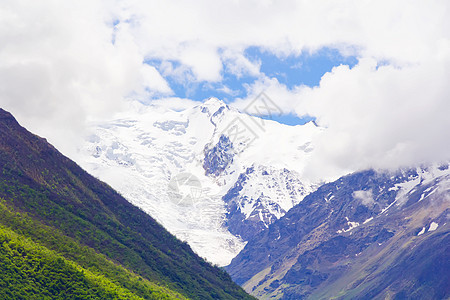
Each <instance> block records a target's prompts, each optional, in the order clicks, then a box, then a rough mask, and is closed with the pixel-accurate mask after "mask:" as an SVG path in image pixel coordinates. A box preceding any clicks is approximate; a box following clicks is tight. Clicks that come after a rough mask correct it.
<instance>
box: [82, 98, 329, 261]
mask: <svg viewBox="0 0 450 300" xmlns="http://www.w3.org/2000/svg"><path fill="white" fill-rule="evenodd" d="M321 130H322V129H321V128H319V127H317V126H316V125H314V124H313V123H308V124H305V125H303V126H286V125H282V124H279V123H277V122H274V121H270V120H262V119H259V118H255V117H251V116H249V115H246V114H243V113H240V112H239V111H237V110H235V109H233V108H231V107H229V106H227V105H226V104H225V103H223V102H222V101H220V100H218V99H215V98H211V99H209V100H207V101H206V102H205V103H203V104H199V105H198V106H195V107H192V108H190V109H186V110H184V111H173V110H170V109H167V108H164V107H162V106H142V107H137V108H136V109H135V110H134V111H133V112H129V113H128V114H127V115H122V116H120V118H118V119H115V120H111V121H109V122H103V123H101V124H93V125H92V132H93V134H92V135H90V136H89V137H88V138H87V139H86V142H85V144H84V145H83V146H82V147H81V150H80V157H79V158H78V161H77V162H78V163H79V164H81V165H82V166H83V167H84V168H86V169H87V170H88V171H90V172H91V173H92V174H94V175H95V176H97V177H99V178H100V179H102V180H104V181H106V182H107V183H109V184H110V185H111V186H112V187H114V188H115V189H116V190H118V191H119V192H120V193H122V194H123V196H125V197H126V198H127V199H128V200H129V201H130V202H132V203H134V204H136V205H137V206H139V207H141V208H142V209H143V210H144V211H146V212H147V213H149V214H150V215H151V216H153V217H154V218H156V219H157V220H158V221H159V222H160V223H161V224H162V225H164V226H165V227H166V228H167V229H168V230H169V231H170V232H172V233H174V234H175V235H176V236H177V237H179V238H180V239H182V240H185V241H187V242H188V243H189V244H190V245H191V247H192V248H193V249H194V251H196V252H197V253H198V254H199V255H201V256H203V257H205V258H206V259H208V260H209V261H211V262H213V263H216V264H218V265H226V264H228V263H229V262H230V261H231V259H232V258H233V257H235V256H236V255H237V254H238V253H239V251H240V250H241V249H242V248H243V246H244V245H245V240H246V239H247V238H249V236H248V235H252V234H255V233H257V232H259V231H261V230H263V229H264V228H266V227H267V226H268V225H269V224H270V223H272V222H273V221H275V220H276V219H277V218H280V217H281V216H283V215H284V214H285V213H286V212H287V211H288V210H289V209H290V208H291V207H292V206H293V205H295V204H296V203H298V202H300V201H301V200H302V199H303V197H304V196H306V194H308V193H309V192H311V191H313V190H314V189H315V187H316V185H315V184H314V183H312V182H309V181H307V180H306V179H305V178H302V171H303V166H304V165H305V163H306V161H307V160H308V158H309V156H310V155H311V152H312V151H313V149H314V145H313V140H314V137H315V136H316V135H318V134H320V132H321ZM230 231H231V232H230ZM243 232H247V235H245V234H242V233H243Z"/></svg>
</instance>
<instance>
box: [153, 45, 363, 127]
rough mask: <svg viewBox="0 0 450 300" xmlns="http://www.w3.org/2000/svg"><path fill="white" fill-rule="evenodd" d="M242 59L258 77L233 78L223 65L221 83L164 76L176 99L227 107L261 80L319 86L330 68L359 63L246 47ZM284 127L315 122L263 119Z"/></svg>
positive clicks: (332, 52)
mask: <svg viewBox="0 0 450 300" xmlns="http://www.w3.org/2000/svg"><path fill="white" fill-rule="evenodd" d="M244 56H245V57H246V58H247V59H248V60H250V61H251V62H253V63H257V64H258V63H259V64H260V66H261V67H260V74H259V75H248V74H247V75H243V76H236V75H235V74H233V73H232V72H230V71H229V70H228V69H227V66H226V65H224V68H223V71H222V81H220V82H206V81H203V82H198V81H195V80H189V78H192V79H194V75H193V74H190V70H189V69H186V70H184V71H183V72H184V76H182V78H183V79H182V80H180V79H179V78H180V77H174V76H171V75H169V76H165V77H164V78H165V79H166V81H167V82H168V84H169V85H170V87H171V89H172V90H173V92H174V93H175V95H174V96H175V97H180V98H189V99H192V100H196V101H203V100H204V99H206V98H209V97H217V98H219V99H222V100H224V101H225V102H227V103H230V102H232V101H233V100H234V99H235V98H244V97H246V96H247V89H246V87H247V86H248V85H250V84H252V83H254V82H255V81H256V80H258V78H260V77H261V76H265V77H267V78H276V79H277V80H278V82H279V83H281V84H283V85H285V86H286V87H287V88H288V89H293V88H294V87H296V86H299V85H306V86H309V87H314V86H318V85H319V83H320V79H321V78H322V76H323V75H324V74H325V73H327V72H329V71H331V70H332V68H333V67H336V66H339V65H348V66H349V67H350V68H352V67H353V66H355V65H356V64H357V63H358V60H357V58H356V57H354V56H349V57H345V56H343V55H342V54H340V53H339V51H338V50H336V49H331V48H322V49H321V50H319V51H317V52H315V53H312V54H310V53H308V52H303V53H301V54H300V55H288V56H285V57H279V56H277V55H275V54H273V53H271V52H269V51H265V50H264V49H262V48H260V47H249V48H247V49H246V50H245V52H244ZM146 63H147V64H149V65H151V66H154V67H156V68H157V69H158V71H160V72H161V73H163V70H162V67H161V63H162V61H161V60H147V61H146ZM170 63H171V64H172V67H173V68H174V69H176V68H180V67H181V64H180V63H179V62H177V61H170ZM224 87H226V88H227V89H224ZM265 118H270V119H273V120H276V121H278V122H280V123H283V124H287V125H299V124H305V123H306V122H309V121H312V120H314V118H312V117H301V118H300V117H298V116H295V115H293V114H286V115H282V116H270V117H269V116H266V117H265Z"/></svg>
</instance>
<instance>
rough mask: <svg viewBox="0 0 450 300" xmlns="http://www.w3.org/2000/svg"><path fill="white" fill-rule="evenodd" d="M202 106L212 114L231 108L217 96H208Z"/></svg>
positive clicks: (206, 111) (203, 110) (203, 109)
mask: <svg viewBox="0 0 450 300" xmlns="http://www.w3.org/2000/svg"><path fill="white" fill-rule="evenodd" d="M200 107H201V110H202V112H205V113H210V114H211V115H212V114H214V113H215V112H217V111H219V110H222V111H223V110H224V109H225V108H226V109H229V107H228V105H227V104H226V103H225V102H223V101H222V100H220V99H217V98H215V97H210V98H208V99H207V100H206V101H205V102H203V104H202V105H201V106H200Z"/></svg>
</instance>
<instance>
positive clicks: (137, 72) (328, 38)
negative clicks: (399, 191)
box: [0, 0, 450, 174]
mask: <svg viewBox="0 0 450 300" xmlns="http://www.w3.org/2000/svg"><path fill="white" fill-rule="evenodd" d="M449 6H450V4H449V2H448V1H446V0H430V1H426V2H425V1H419V0H400V1H394V2H393V1H387V0H385V1H380V0H377V1H359V0H344V1H339V2H336V1H332V0H324V1H295V0H291V1H257V0H249V1H226V0H217V1H206V0H202V1H191V2H189V3H188V2H186V3H184V2H180V1H143V0H142V1H140V0H128V1H101V0H89V1H88V0H78V1H54V0H42V1H38V2H37V1H32V0H28V1H26V0H23V1H17V0H4V1H2V3H1V4H0V45H1V46H0V105H1V106H2V107H4V108H5V109H8V110H11V111H12V112H13V113H14V114H15V115H16V116H17V117H18V118H19V120H20V121H21V122H22V123H24V124H25V125H27V126H28V127H29V128H30V129H32V130H33V131H35V132H37V133H39V134H41V135H45V136H47V137H49V139H50V141H51V142H53V143H55V145H56V146H57V147H58V148H60V149H62V150H63V151H65V152H66V153H69V152H70V151H72V150H73V147H74V144H76V139H71V140H73V144H72V143H68V141H67V138H66V137H67V135H68V132H70V134H71V135H73V136H77V135H78V132H79V131H82V130H83V128H84V127H83V125H84V123H85V120H87V119H92V118H100V117H104V116H110V115H111V114H113V113H115V112H118V111H121V110H123V109H126V107H127V105H124V101H126V99H128V98H129V97H133V98H137V99H140V100H146V99H148V98H151V97H155V96H156V95H163V96H164V97H166V96H168V95H171V93H172V90H171V89H170V86H169V85H168V83H167V82H166V80H165V79H164V77H165V76H169V75H170V76H172V78H173V79H174V80H176V81H178V82H180V83H184V84H188V85H189V84H192V85H193V86H195V84H197V83H198V82H199V81H208V82H216V83H217V82H220V81H221V80H222V78H223V73H224V72H230V73H232V74H235V75H237V76H244V75H249V74H250V75H252V76H256V77H258V80H257V81H256V82H255V83H254V84H252V85H249V86H248V87H247V88H248V92H249V95H248V98H249V99H250V98H252V97H254V96H256V95H257V93H259V92H260V91H261V90H263V89H266V90H267V94H268V95H269V96H271V97H272V98H273V99H274V100H276V101H277V104H278V105H279V106H280V107H281V108H282V109H283V111H285V112H294V111H295V112H297V113H298V114H300V115H303V114H310V115H314V116H317V117H318V119H319V122H320V123H321V124H324V125H326V126H327V127H328V130H327V131H326V133H325V134H324V135H323V136H322V137H321V138H320V139H319V140H318V141H317V144H318V145H320V147H318V148H317V150H318V151H316V152H317V157H316V159H315V162H314V164H312V165H311V167H310V169H311V170H318V169H320V170H322V171H321V172H325V173H327V174H341V173H342V172H344V170H354V169H357V168H363V167H367V166H377V167H384V166H390V165H399V164H408V163H411V162H415V161H426V160H430V159H444V158H445V157H448V156H447V155H448V154H447V153H446V152H448V151H446V149H450V148H449V144H448V142H447V141H449V140H450V139H449V136H448V130H446V129H447V128H449V123H448V122H449V121H448V119H449V118H448V117H447V114H448V111H450V110H449V104H448V103H449V101H448V96H449V95H450V92H449V88H448V83H447V82H448V78H449V74H448V72H449V71H447V70H449V67H450V65H449V62H450V50H449V49H450V30H449V28H450V18H448V15H449ZM114 24H115V26H114ZM249 46H257V47H262V48H264V49H265V50H267V51H271V52H273V53H275V54H277V55H279V56H280V57H281V56H285V55H288V54H293V53H297V54H298V53H300V52H302V51H315V50H318V49H321V48H323V47H332V48H337V49H339V50H340V51H341V53H343V54H344V55H350V54H351V55H357V56H358V57H359V58H360V59H361V61H360V63H359V64H358V65H357V66H355V67H354V68H353V69H351V70H350V69H348V68H347V67H345V66H341V67H338V68H335V69H334V70H333V71H332V72H330V73H329V74H326V76H324V78H323V79H322V82H321V84H320V86H319V87H317V88H313V89H311V88H307V87H302V86H299V87H294V88H292V89H288V88H286V87H285V86H284V85H282V84H280V83H279V82H278V81H277V80H276V79H274V78H267V77H266V76H264V74H262V73H260V62H258V61H249V60H248V59H247V58H245V56H243V51H244V50H245V49H246V48H247V47H249ZM148 60H153V61H154V60H156V61H162V63H161V65H160V66H158V67H159V68H158V69H159V70H160V72H161V74H160V73H159V72H158V71H157V69H155V68H154V67H151V66H148V65H146V64H145V63H144V62H145V61H148ZM382 61H383V62H386V63H387V66H383V67H379V68H376V67H375V66H376V64H377V63H379V62H382ZM231 88H233V87H231ZM247 100H248V99H247ZM245 101H246V100H245V99H244V100H243V99H238V100H237V102H236V105H238V106H239V105H243V103H244V102H245Z"/></svg>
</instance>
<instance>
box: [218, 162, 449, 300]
mask: <svg viewBox="0 0 450 300" xmlns="http://www.w3.org/2000/svg"><path fill="white" fill-rule="evenodd" d="M449 191H450V173H449V171H448V165H444V166H440V167H438V168H432V167H429V168H422V169H410V170H406V171H401V172H397V173H395V174H388V173H377V172H375V171H364V172H359V173H355V174H352V175H349V176H345V177H342V178H341V179H339V180H337V181H335V182H333V183H329V184H325V185H323V186H321V187H320V188H319V189H318V190H317V191H316V192H314V193H312V194H311V195H309V196H307V197H305V199H304V200H303V201H302V202H300V203H299V204H298V205H297V206H295V207H294V208H292V209H291V210H290V211H289V212H288V213H287V214H286V215H285V216H284V217H282V218H281V219H280V220H278V221H276V222H275V223H273V224H272V225H270V226H269V228H268V229H267V230H265V231H263V232H261V233H260V234H258V235H256V236H255V237H254V238H252V239H251V240H250V241H249V243H248V244H247V245H246V247H245V248H244V250H243V251H242V252H241V253H240V254H239V255H238V256H237V257H236V258H235V259H234V260H233V261H232V263H231V264H230V266H228V267H227V270H228V271H229V272H230V273H231V275H232V277H233V278H234V280H235V281H236V282H238V283H239V284H241V285H243V286H244V288H245V289H246V290H247V291H249V292H252V293H253V294H254V295H256V296H258V297H260V298H263V299H266V298H269V297H277V299H278V298H280V299H303V298H311V299H316V298H320V299H329V298H332V297H336V298H339V299H340V298H342V299H347V298H352V299H353V298H354V299H373V298H380V299H384V298H385V297H387V296H388V295H390V296H392V297H393V298H394V297H395V298H396V299H405V298H413V299H443V298H446V297H448V296H449V295H450V288H449V287H450V275H449V273H448V270H449V268H450V252H449V248H450V244H449V239H450V237H449V224H450V193H449Z"/></svg>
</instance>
